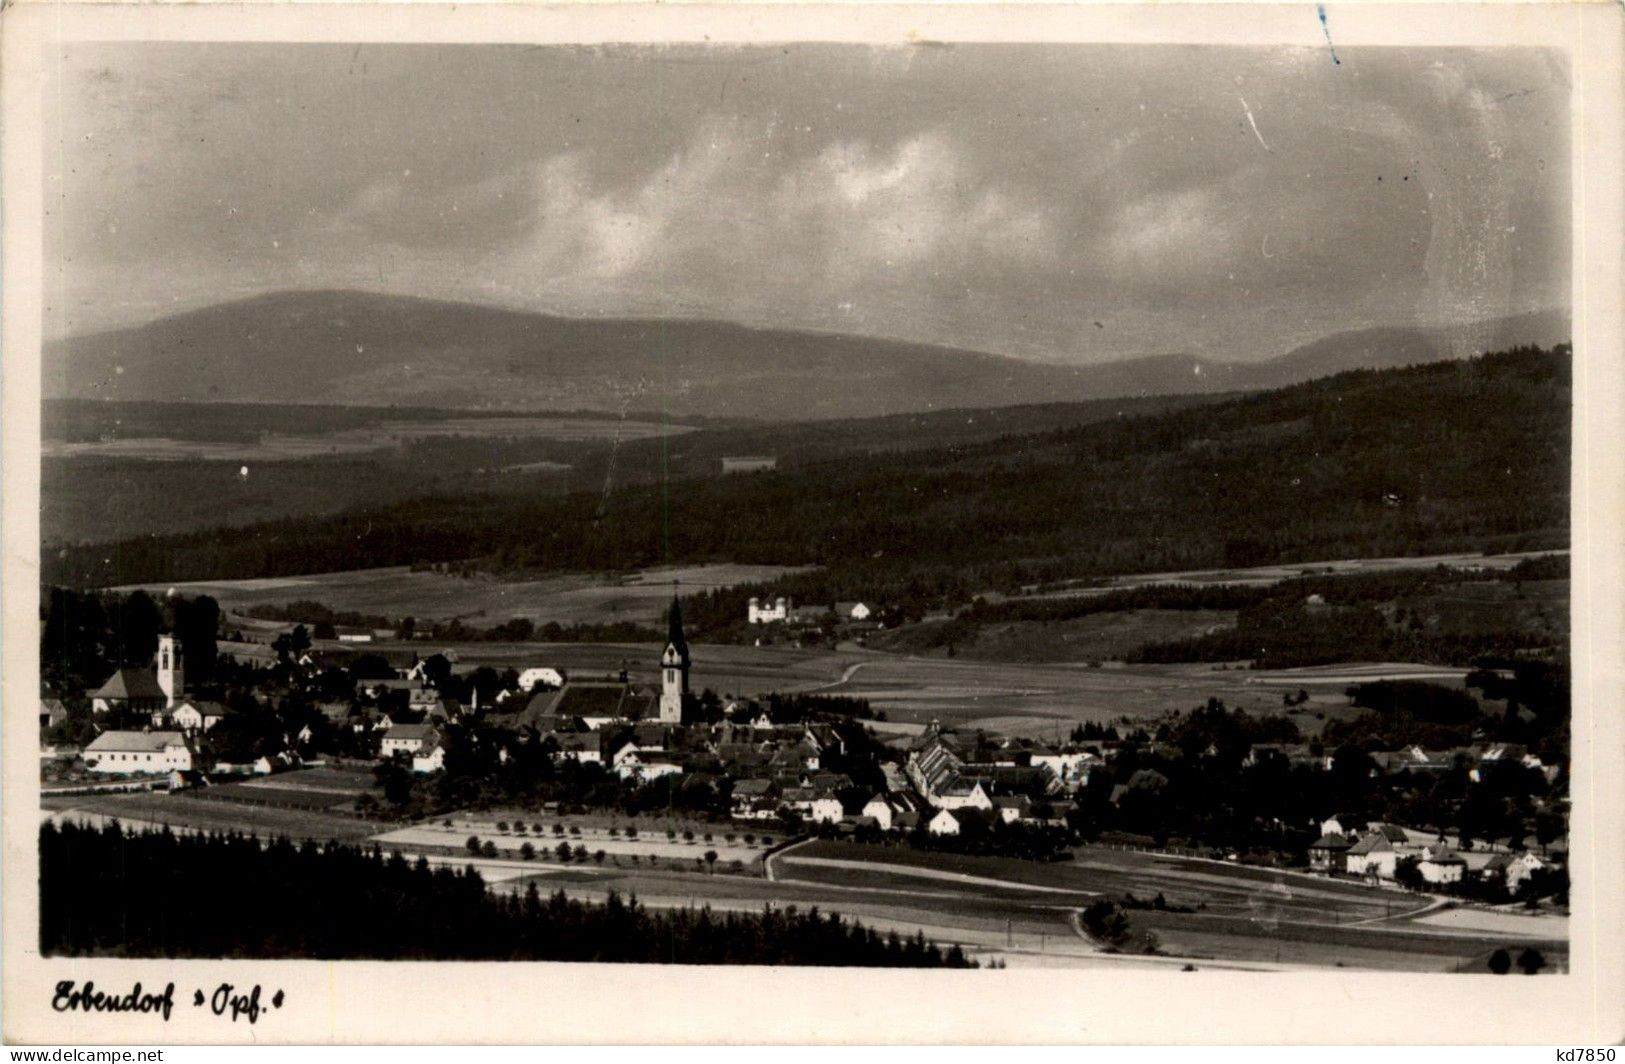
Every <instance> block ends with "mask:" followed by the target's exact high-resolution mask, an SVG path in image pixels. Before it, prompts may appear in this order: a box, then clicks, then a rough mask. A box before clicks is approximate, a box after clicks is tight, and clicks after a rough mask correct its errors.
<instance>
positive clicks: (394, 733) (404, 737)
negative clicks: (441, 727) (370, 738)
mask: <svg viewBox="0 0 1625 1064" xmlns="http://www.w3.org/2000/svg"><path fill="white" fill-rule="evenodd" d="M439 737H440V736H439V733H438V732H436V731H435V730H434V727H433V725H429V724H397V725H395V726H394V727H392V728H390V729H389V730H388V731H386V732H384V738H383V740H382V741H381V742H380V743H379V746H378V749H379V752H380V753H381V754H382V755H383V756H384V757H386V758H390V757H394V756H395V755H396V754H418V753H421V752H423V751H424V750H425V749H427V748H428V746H429V744H431V743H433V742H435V741H436V740H437V739H439Z"/></svg>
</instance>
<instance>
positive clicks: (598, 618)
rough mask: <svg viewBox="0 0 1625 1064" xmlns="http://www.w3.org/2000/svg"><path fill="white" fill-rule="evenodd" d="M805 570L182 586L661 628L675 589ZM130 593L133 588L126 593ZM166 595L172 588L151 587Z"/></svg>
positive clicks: (363, 608)
mask: <svg viewBox="0 0 1625 1064" xmlns="http://www.w3.org/2000/svg"><path fill="white" fill-rule="evenodd" d="M797 571H799V570H797V569H795V568H791V567H785V566H773V565H691V566H681V567H674V568H669V569H648V570H643V571H641V572H637V573H633V574H631V575H629V576H621V577H617V576H611V575H606V574H592V573H588V574H565V575H561V576H550V577H542V578H538V579H534V580H503V579H498V578H495V577H483V576H480V577H461V576H452V575H447V574H444V573H434V572H429V571H427V570H424V571H419V572H413V571H411V569H410V568H408V567H407V566H404V565H401V566H394V567H391V568H387V569H360V570H355V571H352V572H344V573H318V574H314V575H311V576H288V577H274V578H270V579H265V580H222V581H198V582H195V583H187V584H177V585H175V591H176V592H177V593H178V594H181V595H187V596H196V595H210V596H213V597H214V599H215V600H216V601H218V602H219V603H220V606H221V608H222V609H223V610H225V611H227V612H238V613H240V612H242V611H244V610H248V609H252V608H253V607H256V606H267V605H282V604H286V603H289V602H293V601H296V600H299V599H309V600H314V601H316V602H320V603H322V604H323V605H325V606H329V607H331V608H332V609H334V610H339V611H352V612H356V613H366V614H374V615H378V616H384V617H391V618H396V619H398V618H401V617H407V616H411V617H415V618H417V619H418V620H419V621H424V620H434V621H449V620H452V619H454V618H455V619H458V620H462V621H464V622H465V623H468V624H471V625H473V626H474V627H485V626H489V625H494V624H498V623H500V622H503V621H507V620H509V619H511V618H514V617H524V618H526V619H528V620H530V621H531V622H532V623H534V624H536V625H538V626H540V625H543V624H546V623H547V622H549V621H556V622H558V623H559V624H566V625H568V624H610V623H614V622H617V621H628V622H632V623H635V624H641V625H647V626H649V627H658V626H659V625H660V624H661V623H662V622H661V616H662V614H663V612H664V610H665V608H666V606H667V605H668V604H669V603H670V601H671V596H672V593H673V590H674V589H678V590H681V592H682V593H683V594H691V593H693V592H696V591H707V590H711V589H713V588H721V587H732V586H733V585H735V584H742V583H750V582H755V581H762V580H773V579H776V578H777V577H780V576H783V575H785V574H787V573H792V572H797ZM119 590H123V591H128V590H133V589H131V588H120V589H119ZM147 590H148V591H150V592H153V593H157V594H161V593H163V592H165V591H167V590H168V589H167V588H158V587H153V588H148V589H147Z"/></svg>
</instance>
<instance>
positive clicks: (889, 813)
mask: <svg viewBox="0 0 1625 1064" xmlns="http://www.w3.org/2000/svg"><path fill="white" fill-rule="evenodd" d="M897 812H898V810H897V809H896V808H895V807H894V806H893V805H892V803H891V799H889V798H887V797H886V796H885V795H884V794H877V795H875V796H874V797H873V798H871V799H869V801H868V802H866V803H864V806H863V810H862V812H861V814H860V815H862V816H866V817H870V818H871V819H873V820H874V822H875V825H876V826H877V827H879V828H880V830H881V831H890V830H891V829H892V823H893V821H894V820H895V819H896V815H897Z"/></svg>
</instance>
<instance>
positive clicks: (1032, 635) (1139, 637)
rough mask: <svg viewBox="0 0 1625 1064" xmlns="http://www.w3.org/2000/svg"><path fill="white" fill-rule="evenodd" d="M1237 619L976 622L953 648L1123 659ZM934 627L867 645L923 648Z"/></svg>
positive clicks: (1028, 657)
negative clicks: (1149, 646)
mask: <svg viewBox="0 0 1625 1064" xmlns="http://www.w3.org/2000/svg"><path fill="white" fill-rule="evenodd" d="M1235 623H1236V611H1235V610H1159V609H1146V610H1117V611H1114V612H1111V613H1096V614H1091V615H1089V616H1087V617H1076V618H1072V619H1070V620H1064V621H1046V622H1011V623H992V624H985V625H980V626H978V628H977V630H976V632H975V634H974V635H973V636H972V637H971V638H970V639H968V640H966V641H964V642H956V643H955V644H954V652H955V654H956V655H957V656H959V657H966V658H975V659H977V660H979V661H1008V662H1036V663H1045V662H1088V661H1110V660H1114V659H1116V660H1121V659H1122V658H1124V657H1125V656H1127V655H1128V654H1129V653H1130V652H1131V651H1133V650H1137V649H1139V648H1140V647H1142V646H1144V645H1145V644H1147V643H1155V642H1163V641H1167V640H1174V639H1190V638H1194V637H1196V636H1200V635H1205V634H1207V633H1208V632H1210V631H1212V630H1214V629H1216V628H1224V627H1229V626H1231V625H1233V624H1235ZM933 627H935V625H933V624H932V623H931V622H925V623H924V624H919V625H911V626H909V627H907V628H904V629H901V630H899V631H898V632H897V633H896V635H895V636H894V637H890V638H888V636H890V633H882V634H881V635H880V636H877V637H876V638H874V639H871V640H870V645H871V646H875V647H877V648H880V649H884V650H893V651H905V652H906V651H920V650H925V649H927V648H926V645H925V644H926V641H927V640H928V639H930V638H931V635H932V628H933ZM938 652H939V653H945V651H938Z"/></svg>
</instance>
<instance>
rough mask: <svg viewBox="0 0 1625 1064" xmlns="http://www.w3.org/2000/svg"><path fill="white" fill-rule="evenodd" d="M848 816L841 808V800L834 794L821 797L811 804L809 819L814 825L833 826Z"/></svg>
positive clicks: (808, 812)
mask: <svg viewBox="0 0 1625 1064" xmlns="http://www.w3.org/2000/svg"><path fill="white" fill-rule="evenodd" d="M845 815H846V810H844V809H842V808H841V800H840V799H839V798H837V797H835V796H834V795H833V794H825V795H820V796H819V797H817V798H814V799H813V800H812V802H811V803H809V805H808V808H807V819H808V820H810V821H812V822H813V823H814V824H833V823H835V822H836V821H837V820H840V819H841V817H843V816H845Z"/></svg>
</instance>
